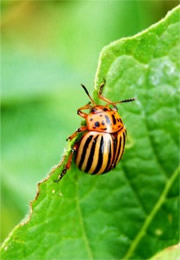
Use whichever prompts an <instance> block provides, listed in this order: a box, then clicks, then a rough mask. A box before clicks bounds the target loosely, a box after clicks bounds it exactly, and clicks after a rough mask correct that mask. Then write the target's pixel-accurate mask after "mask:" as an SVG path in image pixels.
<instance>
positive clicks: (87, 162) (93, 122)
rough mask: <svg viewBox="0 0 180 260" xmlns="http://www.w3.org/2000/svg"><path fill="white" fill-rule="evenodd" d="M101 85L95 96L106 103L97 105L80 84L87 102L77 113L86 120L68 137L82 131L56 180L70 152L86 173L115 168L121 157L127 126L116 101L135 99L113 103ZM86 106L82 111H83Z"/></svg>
mask: <svg viewBox="0 0 180 260" xmlns="http://www.w3.org/2000/svg"><path fill="white" fill-rule="evenodd" d="M104 84H105V83H103V84H101V85H100V88H99V92H98V97H99V99H101V100H103V101H105V102H106V104H105V105H104V106H103V105H97V104H96V103H95V101H94V100H93V99H92V97H91V96H90V94H89V92H88V90H87V89H86V87H85V86H84V85H81V86H82V87H83V89H84V90H85V92H86V94H87V95H88V97H89V99H90V102H89V103H88V104H87V105H85V106H83V107H81V108H79V109H78V110H77V114H78V115H79V116H81V117H82V118H84V119H85V123H86V124H85V126H81V127H80V128H78V129H77V131H75V132H74V133H73V134H72V135H71V136H69V137H68V138H67V140H72V139H73V138H75V137H76V136H77V134H78V133H82V136H81V138H80V140H79V141H75V144H74V147H73V148H72V150H71V153H70V156H69V158H68V161H67V163H66V165H65V167H64V169H63V171H62V173H61V174H60V175H59V177H58V180H57V181H59V180H60V179H61V178H62V177H63V176H64V175H65V173H66V172H67V170H68V169H69V168H70V166H71V162H72V158H73V154H74V155H75V163H76V165H77V167H78V168H79V169H80V170H82V171H84V172H86V173H89V174H92V175H94V174H104V173H107V172H109V171H110V170H111V169H113V168H115V167H116V165H117V164H118V162H119V161H120V160H121V158H122V155H123V152H124V147H125V142H126V135H127V132H126V128H125V126H124V124H123V122H122V119H121V117H120V115H119V114H118V112H117V111H118V109H117V106H116V104H118V103H125V102H131V101H134V100H135V98H130V99H125V100H121V101H116V102H112V101H110V100H109V99H107V98H106V97H104V96H103V95H102V90H103V87H104ZM86 109H89V110H90V112H89V113H88V114H87V113H84V112H83V111H82V110H86Z"/></svg>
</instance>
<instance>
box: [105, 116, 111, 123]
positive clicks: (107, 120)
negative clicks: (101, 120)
mask: <svg viewBox="0 0 180 260" xmlns="http://www.w3.org/2000/svg"><path fill="white" fill-rule="evenodd" d="M105 118H106V123H107V124H108V125H110V124H111V120H110V119H109V117H108V116H107V115H105Z"/></svg>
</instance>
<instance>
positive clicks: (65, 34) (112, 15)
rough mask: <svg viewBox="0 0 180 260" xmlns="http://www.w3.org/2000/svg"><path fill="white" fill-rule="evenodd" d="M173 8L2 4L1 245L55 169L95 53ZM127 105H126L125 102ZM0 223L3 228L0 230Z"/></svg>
mask: <svg viewBox="0 0 180 260" xmlns="http://www.w3.org/2000/svg"><path fill="white" fill-rule="evenodd" d="M177 4H178V1H172V0H171V1H167V0H164V1H158V0H156V1H154V0H153V1H138V0H137V1H136V0H134V1H120V0H119V1H110V0H107V1H83V0H82V1H80V0H79V1H52V0H51V1H9V0H6V1H2V2H1V13H2V16H1V58H2V59H1V61H2V66H1V83H2V88H1V89H2V91H1V92H2V94H1V123H2V130H1V144H2V150H1V152H2V153H1V170H2V171H1V172H2V178H1V195H2V196H1V242H2V241H3V240H4V238H5V237H6V236H7V234H8V233H9V232H10V231H11V229H12V228H13V227H14V226H15V225H16V224H17V223H18V222H19V221H20V220H21V219H22V218H23V217H24V216H25V214H26V213H28V207H29V206H28V205H29V201H30V200H32V199H33V198H34V196H35V193H36V183H37V182H39V181H40V180H42V179H43V178H44V177H46V176H47V174H48V172H49V171H50V169H51V168H52V167H53V166H54V165H55V164H57V163H58V162H59V161H60V158H61V155H62V153H63V149H64V146H65V143H66V141H65V139H66V137H67V136H68V135H70V134H71V133H72V132H73V131H74V130H75V129H76V128H77V127H78V126H79V124H80V121H81V119H80V118H79V117H78V116H77V115H76V110H77V108H78V107H80V106H82V105H84V104H85V103H86V102H87V97H86V95H85V94H84V92H83V91H82V89H81V87H80V83H84V84H85V85H86V86H87V87H88V89H89V90H90V92H91V91H92V90H93V83H94V76H95V72H96V69H97V62H98V57H99V53H100V51H101V49H102V48H103V47H104V46H105V45H108V44H109V43H110V42H111V41H114V40H117V39H119V38H121V37H126V36H130V35H133V34H135V33H137V32H139V31H141V30H143V29H145V28H146V27H148V26H149V25H151V24H153V23H155V22H157V21H158V20H160V19H161V18H162V17H164V16H165V14H166V13H167V11H168V10H170V9H172V8H173V7H174V6H176V5H177ZM127 98H128V97H127ZM2 223H3V224H2Z"/></svg>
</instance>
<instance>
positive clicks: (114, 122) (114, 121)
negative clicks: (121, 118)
mask: <svg viewBox="0 0 180 260" xmlns="http://www.w3.org/2000/svg"><path fill="white" fill-rule="evenodd" d="M112 119H113V124H114V125H115V124H116V118H115V116H114V115H113V114H112Z"/></svg>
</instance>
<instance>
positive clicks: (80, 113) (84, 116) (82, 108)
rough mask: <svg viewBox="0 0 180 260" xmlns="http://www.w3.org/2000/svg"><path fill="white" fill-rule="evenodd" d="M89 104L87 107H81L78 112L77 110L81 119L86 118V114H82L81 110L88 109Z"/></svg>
mask: <svg viewBox="0 0 180 260" xmlns="http://www.w3.org/2000/svg"><path fill="white" fill-rule="evenodd" d="M90 104H91V102H89V103H87V105H85V106H83V107H80V108H79V109H78V110H77V114H78V115H79V116H81V117H83V118H86V117H87V114H86V113H84V112H82V110H84V109H89V108H91V105H90Z"/></svg>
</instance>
